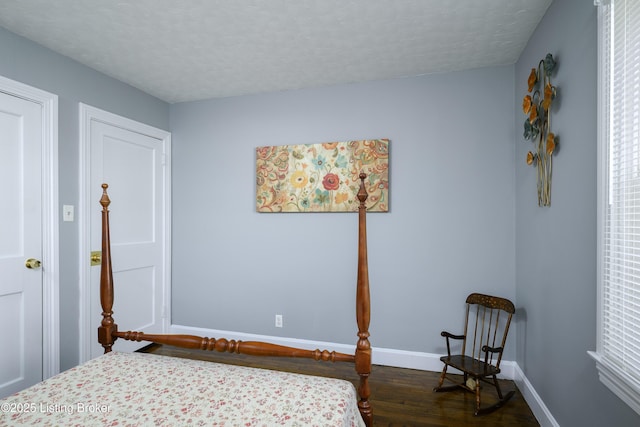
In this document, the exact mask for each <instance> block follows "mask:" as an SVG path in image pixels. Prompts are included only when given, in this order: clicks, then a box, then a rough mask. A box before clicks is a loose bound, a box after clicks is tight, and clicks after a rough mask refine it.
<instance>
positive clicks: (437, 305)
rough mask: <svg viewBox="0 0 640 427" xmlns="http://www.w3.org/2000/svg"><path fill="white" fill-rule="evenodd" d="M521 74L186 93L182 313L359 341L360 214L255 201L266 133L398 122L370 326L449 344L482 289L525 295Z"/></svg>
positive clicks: (177, 199) (373, 260)
mask: <svg viewBox="0 0 640 427" xmlns="http://www.w3.org/2000/svg"><path fill="white" fill-rule="evenodd" d="M337 66H339V64H337ZM513 88H514V81H513V67H512V66H506V67H498V68H488V69H480V70H473V71H466V72H459V73H449V74H440V75H430V76H422V77H415V78H406V79H398V80H389V81H378V82H370V83H360V84H353V85H343V86H336V87H328V88H318V89H309V90H299V91H292V92H283V93H273V94H264V95H256V96H245V97H236V98H227V99H218V100H207V101H201V102H190V103H182V104H174V105H172V106H171V131H172V138H173V139H172V140H173V170H172V173H173V237H172V238H173V255H172V256H173V300H172V301H173V307H172V310H173V311H172V312H173V318H172V322H173V323H174V324H181V325H188V326H197V327H203V328H214V329H222V330H231V331H237V332H246V333H255V334H265V335H274V336H280V335H281V336H286V337H294V338H305V339H311V340H322V341H329V342H337V343H344V344H355V342H356V332H357V329H356V326H355V314H354V299H355V282H356V264H357V260H356V248H357V229H356V227H357V216H356V215H355V214H345V213H324V214H312V213H305V214H265V213H261V214H258V213H256V212H255V148H256V147H258V146H263V145H283V144H307V143H319V142H327V141H344V140H350V139H364V138H390V139H391V144H390V152H391V163H390V172H391V175H390V206H391V209H390V212H389V213H374V214H370V215H369V216H368V238H369V266H370V279H371V298H372V321H371V342H372V345H373V346H374V347H386V348H393V349H401V350H415V351H426V352H438V353H440V352H444V351H445V348H444V342H443V339H442V338H441V337H440V335H439V333H440V331H441V330H442V329H443V328H446V329H450V330H459V329H461V328H462V310H463V308H464V307H463V304H464V299H465V297H466V296H467V294H469V293H470V292H472V291H481V292H487V293H494V294H499V295H504V296H505V297H507V298H515V286H514V282H515V270H514V268H515V267H514V266H515V256H514V253H515V226H514V221H515V219H514V218H515V215H514V210H515V196H514V195H515V187H514V181H515V179H514V170H513V158H514V155H515V154H514V153H515V147H514V144H513V141H514V139H515V136H514V134H513V123H512V122H511V119H510V118H511V117H513V98H514V93H513ZM241 301H242V302H241ZM276 313H281V314H283V315H284V324H285V326H284V328H283V329H276V328H275V327H274V314H276ZM507 358H508V359H510V360H514V359H515V340H514V341H513V343H512V344H511V345H510V346H509V349H508V354H507Z"/></svg>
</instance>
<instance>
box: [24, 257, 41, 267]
mask: <svg viewBox="0 0 640 427" xmlns="http://www.w3.org/2000/svg"><path fill="white" fill-rule="evenodd" d="M24 265H25V267H27V268H31V269H35V268H40V266H41V265H42V263H41V262H40V261H39V260H37V259H35V258H29V259H28V260H26V261H25V262H24Z"/></svg>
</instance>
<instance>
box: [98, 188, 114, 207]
mask: <svg viewBox="0 0 640 427" xmlns="http://www.w3.org/2000/svg"><path fill="white" fill-rule="evenodd" d="M107 188H109V184H102V197H101V198H100V204H101V205H102V209H103V210H104V209H107V208H108V207H109V205H110V204H111V199H109V195H108V194H107Z"/></svg>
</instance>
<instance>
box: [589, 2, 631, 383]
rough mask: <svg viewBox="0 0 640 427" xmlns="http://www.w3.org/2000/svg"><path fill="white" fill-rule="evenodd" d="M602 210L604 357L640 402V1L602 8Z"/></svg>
mask: <svg viewBox="0 0 640 427" xmlns="http://www.w3.org/2000/svg"><path fill="white" fill-rule="evenodd" d="M601 7H602V8H603V9H604V10H603V11H602V13H603V15H602V19H601V21H600V24H601V30H600V31H601V33H600V37H601V42H600V46H601V49H602V52H600V58H601V60H600V61H601V63H600V72H601V73H602V76H601V79H600V91H601V94H600V95H601V101H600V102H601V104H600V106H599V107H600V108H601V110H600V117H601V120H603V121H604V123H600V126H604V128H603V129H601V130H600V132H601V133H600V135H601V139H603V140H604V143H605V144H606V147H605V149H604V150H601V155H603V154H604V155H606V156H607V159H600V161H601V162H602V163H601V167H603V169H604V171H605V173H604V175H605V177H606V181H607V182H606V185H605V188H604V192H605V194H604V197H603V198H602V199H603V200H602V202H601V203H605V206H604V208H602V207H601V212H603V214H604V216H605V218H604V223H603V224H602V226H601V227H602V230H601V232H603V233H604V236H603V240H602V242H603V247H602V251H601V256H602V257H603V259H602V260H601V265H602V269H601V273H600V275H601V277H600V322H601V324H600V336H599V346H600V348H599V349H598V352H599V353H600V356H601V357H602V358H603V361H604V362H605V363H606V364H607V365H608V366H609V368H611V369H614V370H616V371H618V372H619V375H621V376H622V377H623V378H624V380H625V382H626V383H627V386H628V387H631V389H632V390H633V391H635V392H636V393H638V395H640V0H611V1H610V2H609V4H606V5H603V6H601Z"/></svg>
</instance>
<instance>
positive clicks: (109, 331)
mask: <svg viewBox="0 0 640 427" xmlns="http://www.w3.org/2000/svg"><path fill="white" fill-rule="evenodd" d="M108 187H109V186H108V185H107V184H102V197H101V198H100V204H101V205H102V261H101V264H100V304H101V305H102V323H101V325H100V326H99V327H98V341H99V342H100V344H102V347H104V352H105V353H109V352H110V351H111V347H112V346H113V342H114V341H115V340H116V337H115V336H114V334H115V333H116V332H117V330H118V326H117V325H116V324H115V323H114V321H113V317H111V316H112V314H113V272H112V270H111V242H110V237H109V209H108V207H109V204H111V200H109V196H108V195H107V188H108Z"/></svg>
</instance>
